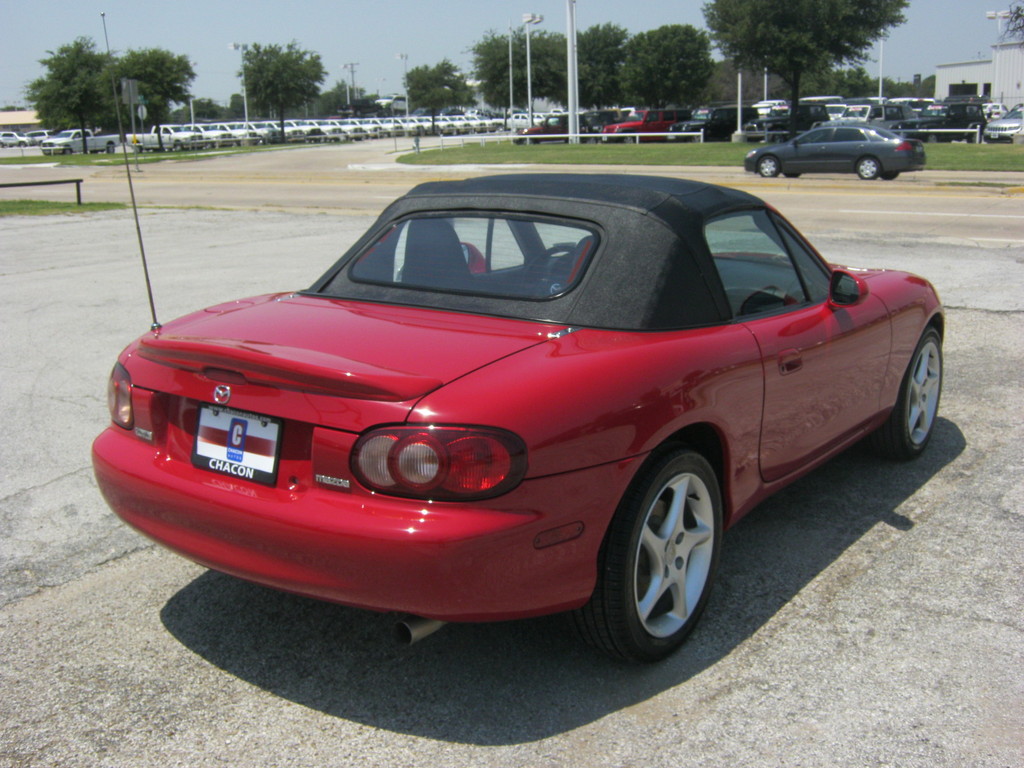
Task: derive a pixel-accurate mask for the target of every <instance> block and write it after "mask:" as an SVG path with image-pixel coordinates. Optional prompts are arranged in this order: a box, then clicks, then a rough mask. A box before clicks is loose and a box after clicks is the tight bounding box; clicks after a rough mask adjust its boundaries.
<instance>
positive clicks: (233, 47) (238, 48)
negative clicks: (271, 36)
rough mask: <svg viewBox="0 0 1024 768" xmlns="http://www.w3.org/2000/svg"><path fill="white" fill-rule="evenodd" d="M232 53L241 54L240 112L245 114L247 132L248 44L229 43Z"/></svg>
mask: <svg viewBox="0 0 1024 768" xmlns="http://www.w3.org/2000/svg"><path fill="white" fill-rule="evenodd" d="M228 48H230V49H231V50H233V51H241V52H242V111H243V113H244V114H245V130H247V131H248V130H249V94H248V93H246V91H247V90H248V88H246V86H245V52H246V51H248V50H249V44H248V43H231V44H229V45H228Z"/></svg>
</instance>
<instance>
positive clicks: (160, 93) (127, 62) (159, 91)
mask: <svg viewBox="0 0 1024 768" xmlns="http://www.w3.org/2000/svg"><path fill="white" fill-rule="evenodd" d="M114 70H115V72H116V73H117V76H118V78H130V79H132V80H137V81H138V82H139V97H140V99H144V100H145V105H146V113H147V117H148V118H149V120H150V121H151V122H152V124H153V125H155V126H156V127H157V129H158V131H157V136H158V141H159V142H160V148H161V149H163V136H162V135H161V134H160V133H159V127H160V126H161V125H163V124H164V123H165V122H167V119H168V117H169V116H170V112H171V105H172V104H175V103H178V104H180V103H184V102H187V101H188V98H189V87H190V86H191V85H192V81H193V80H195V79H196V73H195V71H194V70H193V69H192V63H191V62H190V61H189V60H188V56H185V55H175V54H173V53H171V52H170V51H167V50H164V49H163V48H144V49H142V50H137V51H134V50H130V51H128V53H126V54H125V55H124V56H123V57H122V58H121V59H120V60H119V61H118V62H117V63H116V64H115V66H114ZM200 111H202V108H200ZM198 113H199V112H198V111H197V114H198Z"/></svg>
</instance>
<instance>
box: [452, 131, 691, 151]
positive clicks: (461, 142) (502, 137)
mask: <svg viewBox="0 0 1024 768" xmlns="http://www.w3.org/2000/svg"><path fill="white" fill-rule="evenodd" d="M641 136H648V137H658V136H663V137H666V138H669V139H677V138H682V137H684V136H692V137H694V138H697V139H698V140H699V141H701V142H703V141H704V131H688V132H676V133H667V132H666V133H537V134H532V135H530V136H524V135H523V134H519V133H499V134H494V133H487V134H483V133H480V134H470V135H468V136H444V135H441V136H438V137H437V138H439V139H440V140H441V144H440V148H441V149H444V147H445V142H446V140H447V143H448V144H449V145H452V144H455V145H457V146H460V147H464V146H466V142H467V141H469V142H479V143H480V145H481V146H485V145H486V144H487V142H488V141H511V142H512V143H513V144H541V143H543V142H545V141H569V140H571V139H574V138H575V139H579V140H580V143H581V144H596V143H604V144H608V143H612V142H628V141H632V142H633V143H636V144H639V143H640V137H641Z"/></svg>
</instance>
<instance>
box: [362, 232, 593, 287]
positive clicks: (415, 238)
mask: <svg viewBox="0 0 1024 768" xmlns="http://www.w3.org/2000/svg"><path fill="white" fill-rule="evenodd" d="M597 244H598V237H597V233H596V232H595V231H593V230H591V229H589V228H587V227H584V226H581V225H579V224H576V223H574V222H573V223H570V222H565V221H559V220H549V219H540V218H529V217H511V216H506V215H491V216H488V215H474V216H429V217H416V218H409V219H404V220H402V221H399V222H398V223H397V224H395V225H394V226H393V227H391V229H389V230H388V231H387V232H385V233H384V234H383V235H382V236H381V237H380V238H378V239H377V240H376V242H374V243H372V244H371V245H370V246H369V247H368V248H367V249H366V250H365V251H363V252H362V253H361V254H360V255H359V256H357V257H356V258H355V260H354V261H353V262H352V265H351V267H350V268H349V278H350V279H351V280H353V281H355V282H359V283H373V284H377V285H386V286H393V287H401V288H410V289H416V290H423V289H427V290H434V291H442V292H454V293H467V294H474V295H479V296H498V297H506V298H517V299H535V300H540V299H548V298H552V297H554V296H560V295H562V294H564V293H565V292H566V291H569V290H571V289H572V287H573V286H574V285H576V284H577V283H578V282H579V280H580V278H581V276H582V275H583V274H584V272H585V271H586V267H587V264H588V263H589V261H590V258H591V256H592V255H593V253H594V251H595V250H596V248H597Z"/></svg>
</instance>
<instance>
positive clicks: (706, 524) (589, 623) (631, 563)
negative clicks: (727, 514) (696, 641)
mask: <svg viewBox="0 0 1024 768" xmlns="http://www.w3.org/2000/svg"><path fill="white" fill-rule="evenodd" d="M721 539H722V498H721V491H720V490H719V485H718V478H717V477H716V475H715V472H714V470H713V469H712V468H711V465H710V464H709V463H708V462H707V460H706V459H705V458H704V457H703V456H701V455H700V454H698V453H696V452H694V451H691V450H687V449H678V450H675V451H672V452H670V453H667V454H664V455H662V456H661V457H659V458H657V459H655V460H654V461H653V463H650V465H649V466H647V467H646V468H644V469H642V470H641V472H640V474H639V475H638V476H637V478H636V479H635V480H634V482H633V483H632V485H631V486H630V488H629V490H628V491H627V492H626V494H625V496H623V499H622V501H621V502H620V504H619V508H618V510H617V511H616V513H615V516H614V517H613V518H612V523H611V525H610V526H609V529H608V532H607V534H606V536H605V541H604V543H603V544H602V547H601V553H600V555H599V560H598V577H597V585H596V586H595V588H594V593H593V595H592V596H591V598H590V602H588V603H587V604H586V605H585V606H583V607H582V608H580V609H579V610H577V611H575V612H574V614H573V618H574V621H575V624H576V627H577V629H578V630H579V632H580V634H581V635H582V636H583V638H584V639H585V640H586V641H587V642H588V643H590V644H591V645H593V646H594V647H595V648H597V649H598V650H600V651H602V652H603V653H605V654H606V655H608V656H610V657H612V658H615V659H625V660H628V661H635V662H651V661H658V660H660V659H663V658H665V657H666V656H668V655H669V654H670V653H672V652H673V651H674V650H676V648H678V647H679V645H680V644H681V643H682V642H683V640H684V639H686V636H687V635H688V634H689V633H690V632H691V631H692V630H693V628H694V626H695V625H696V624H697V621H698V620H699V618H700V616H701V613H702V612H703V610H704V606H705V604H706V603H707V599H708V595H709V594H710V592H711V585H712V582H713V580H714V574H715V571H716V569H717V567H718V557H719V552H720V550H721Z"/></svg>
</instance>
